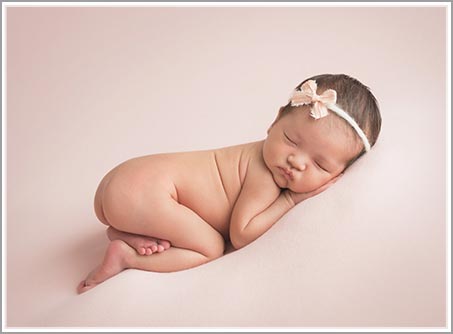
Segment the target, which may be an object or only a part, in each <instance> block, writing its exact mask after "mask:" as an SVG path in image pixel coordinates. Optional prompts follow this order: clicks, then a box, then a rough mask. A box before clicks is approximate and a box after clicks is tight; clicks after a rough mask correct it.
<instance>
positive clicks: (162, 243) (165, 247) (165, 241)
mask: <svg viewBox="0 0 453 334" xmlns="http://www.w3.org/2000/svg"><path fill="white" fill-rule="evenodd" d="M159 245H161V246H162V247H164V249H169V248H170V246H171V245H170V242H169V241H167V240H159Z"/></svg>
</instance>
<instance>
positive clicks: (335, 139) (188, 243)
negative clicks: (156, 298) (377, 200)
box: [77, 74, 381, 293]
mask: <svg viewBox="0 0 453 334" xmlns="http://www.w3.org/2000/svg"><path fill="white" fill-rule="evenodd" d="M380 126H381V117H380V113H379V107H378V104H377V102H376V99H375V98H374V96H373V94H372V93H371V92H370V91H369V89H368V87H366V86H364V85H363V84H361V83H360V82H359V81H357V80H356V79H353V78H351V77H349V76H346V75H343V74H341V75H330V74H326V75H320V76H315V77H312V78H309V79H307V80H305V81H304V82H302V83H301V84H300V85H299V86H298V87H297V88H296V89H295V90H294V92H293V94H292V96H291V98H290V101H289V103H288V104H287V105H286V106H284V107H282V108H280V111H279V113H278V115H277V118H276V119H275V121H274V122H273V123H272V125H271V126H270V128H269V129H268V132H267V133H268V136H267V138H266V139H264V140H262V141H258V142H253V143H247V144H243V145H238V146H232V147H226V148H220V149H214V150H208V151H198V152H185V153H172V154H158V155H150V156H145V157H140V158H135V159H132V160H129V161H126V162H124V163H123V164H121V165H119V166H117V167H116V168H114V169H113V170H112V171H110V172H109V173H108V174H107V175H106V176H105V177H104V178H103V180H102V181H101V184H100V185H99V188H98V190H97V192H96V196H95V212H96V215H97V217H98V218H99V220H100V221H101V222H102V223H104V224H106V225H108V226H109V227H108V229H107V234H108V237H109V239H110V240H111V242H110V244H109V246H108V248H107V251H106V254H105V257H104V260H103V262H102V263H101V265H100V266H99V267H97V268H96V269H94V270H93V271H92V272H91V273H90V274H89V275H88V277H87V278H86V279H85V280H83V281H82V282H81V283H80V284H79V286H78V289H77V290H78V292H79V293H82V292H85V291H87V290H89V289H91V288H93V287H95V286H96V285H97V284H99V283H101V282H103V281H105V280H106V279H108V278H110V277H112V276H114V275H116V274H118V273H119V272H121V271H123V270H125V269H128V268H135V269H142V270H148V271H155V272H172V271H178V270H184V269H188V268H192V267H195V266H199V265H201V264H203V263H206V262H209V261H212V260H214V259H216V258H218V257H220V256H222V255H223V254H224V251H225V242H227V241H230V242H231V244H232V246H233V247H234V248H235V249H239V248H241V247H244V246H245V245H247V244H249V243H251V242H252V241H254V240H255V239H257V238H258V237H259V236H261V235H262V234H263V233H265V232H266V231H267V230H269V228H270V227H272V225H274V224H275V223H276V222H277V221H278V220H279V219H280V218H281V217H282V216H283V215H284V214H285V213H286V212H288V210H290V209H291V208H292V207H294V206H295V205H296V204H297V203H299V202H301V201H303V200H305V199H307V198H309V197H312V196H315V195H317V194H319V193H321V192H322V191H324V190H325V189H327V188H328V187H329V186H330V185H332V184H333V183H335V182H336V181H337V180H338V178H339V177H340V176H341V175H343V173H344V171H345V170H346V169H347V167H348V166H350V165H351V164H352V163H353V162H354V161H356V160H357V159H358V158H359V157H360V156H361V155H362V154H363V153H365V152H367V151H368V150H369V149H370V147H371V146H373V145H374V143H375V142H376V140H377V137H378V135H379V131H380Z"/></svg>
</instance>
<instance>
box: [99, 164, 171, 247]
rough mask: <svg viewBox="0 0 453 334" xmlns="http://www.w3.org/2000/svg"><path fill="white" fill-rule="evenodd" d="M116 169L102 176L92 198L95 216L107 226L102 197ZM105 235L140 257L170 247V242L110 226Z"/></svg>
mask: <svg viewBox="0 0 453 334" xmlns="http://www.w3.org/2000/svg"><path fill="white" fill-rule="evenodd" d="M117 169H118V167H117V168H114V169H113V170H111V171H110V172H109V173H107V175H105V176H104V178H103V179H102V181H101V183H100V184H99V187H98V189H97V191H96V195H95V196H94V211H95V213H96V216H97V217H98V219H99V221H101V222H102V223H103V224H105V225H108V226H110V223H109V221H108V220H107V218H106V216H105V214H104V208H103V205H102V199H103V196H104V192H105V189H106V188H107V187H108V185H109V184H110V181H111V179H112V177H113V176H114V174H115V172H116V171H117ZM107 235H108V237H109V239H110V240H117V239H120V240H123V241H125V242H126V243H127V244H129V245H130V246H131V247H133V248H135V250H136V251H137V252H138V253H139V254H140V255H151V254H153V253H155V252H159V253H160V252H163V251H164V250H167V249H168V248H170V246H171V245H170V242H168V241H167V240H160V239H156V238H153V237H150V236H144V235H137V234H132V233H126V232H122V231H119V230H116V229H114V228H113V227H112V226H110V227H109V228H108V229H107Z"/></svg>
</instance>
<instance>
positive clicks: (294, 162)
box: [288, 155, 307, 171]
mask: <svg viewBox="0 0 453 334" xmlns="http://www.w3.org/2000/svg"><path fill="white" fill-rule="evenodd" d="M288 162H289V164H290V165H291V167H292V168H294V169H297V170H299V171H304V170H305V169H306V168H307V164H306V163H305V161H304V159H303V158H302V157H296V156H294V155H290V156H289V157H288Z"/></svg>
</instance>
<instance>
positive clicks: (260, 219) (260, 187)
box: [230, 166, 342, 249]
mask: <svg viewBox="0 0 453 334" xmlns="http://www.w3.org/2000/svg"><path fill="white" fill-rule="evenodd" d="M255 167H256V166H255ZM341 175H342V174H340V175H339V176H337V177H335V178H333V179H331V180H330V181H329V182H327V183H326V184H324V185H322V186H321V187H319V188H318V189H315V190H313V191H311V192H309V193H295V192H292V191H290V190H288V189H286V190H284V191H281V189H280V188H279V187H278V186H277V185H276V184H275V182H274V181H273V179H272V177H269V171H267V169H264V168H256V170H253V172H251V173H247V176H246V178H245V180H244V184H243V187H242V190H241V193H240V194H239V197H238V199H237V201H236V204H235V206H234V208H233V212H232V214H231V222H230V240H231V243H232V245H233V247H234V248H236V249H239V248H242V247H244V246H246V245H248V244H249V243H251V242H252V241H254V240H255V239H257V238H258V237H259V236H261V235H262V234H263V233H264V232H266V231H267V230H269V229H270V228H271V227H272V225H274V224H275V223H276V222H277V221H278V220H279V219H280V218H281V217H282V216H283V215H284V214H285V213H286V212H288V211H289V210H290V209H291V208H293V207H294V206H295V205H296V204H298V203H300V202H302V201H304V200H306V199H308V198H310V197H313V196H316V195H318V194H319V193H321V192H323V191H324V190H326V189H327V188H328V187H330V186H331V185H332V184H334V183H335V182H336V181H337V180H338V179H339V178H340V177H341Z"/></svg>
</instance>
